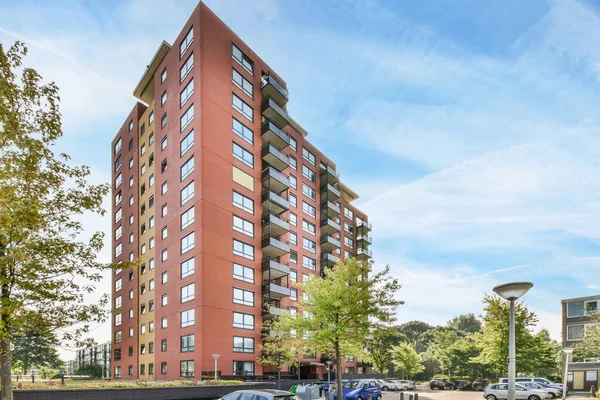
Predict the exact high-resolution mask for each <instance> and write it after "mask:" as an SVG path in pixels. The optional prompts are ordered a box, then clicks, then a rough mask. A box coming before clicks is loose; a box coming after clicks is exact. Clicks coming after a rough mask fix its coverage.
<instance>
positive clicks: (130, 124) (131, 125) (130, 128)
mask: <svg viewBox="0 0 600 400" xmlns="http://www.w3.org/2000/svg"><path fill="white" fill-rule="evenodd" d="M132 130H133V120H131V121H129V132H131V131H132Z"/></svg>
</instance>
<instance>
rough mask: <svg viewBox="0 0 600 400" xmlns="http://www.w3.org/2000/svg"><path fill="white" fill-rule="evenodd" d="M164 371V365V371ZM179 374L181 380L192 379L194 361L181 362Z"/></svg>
mask: <svg viewBox="0 0 600 400" xmlns="http://www.w3.org/2000/svg"><path fill="white" fill-rule="evenodd" d="M166 370H167V368H166V364H165V371H166ZM179 374H180V375H181V376H182V377H183V378H192V377H193V376H194V360H187V361H181V362H180V363H179Z"/></svg>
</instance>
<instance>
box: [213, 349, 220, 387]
mask: <svg viewBox="0 0 600 400" xmlns="http://www.w3.org/2000/svg"><path fill="white" fill-rule="evenodd" d="M212 357H213V358H214V359H215V381H216V380H219V378H218V376H217V360H218V359H219V357H221V355H220V354H213V355H212Z"/></svg>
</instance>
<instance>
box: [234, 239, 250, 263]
mask: <svg viewBox="0 0 600 400" xmlns="http://www.w3.org/2000/svg"><path fill="white" fill-rule="evenodd" d="M233 254H235V255H236V256H240V257H244V258H247V259H248V260H254V246H252V245H249V244H247V243H244V242H240V241H239V240H235V239H234V240H233Z"/></svg>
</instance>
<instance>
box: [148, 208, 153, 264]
mask: <svg viewBox="0 0 600 400" xmlns="http://www.w3.org/2000/svg"><path fill="white" fill-rule="evenodd" d="M148 224H149V225H150V228H154V215H153V216H151V217H150V219H149V220H148ZM150 269H152V268H150Z"/></svg>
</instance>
